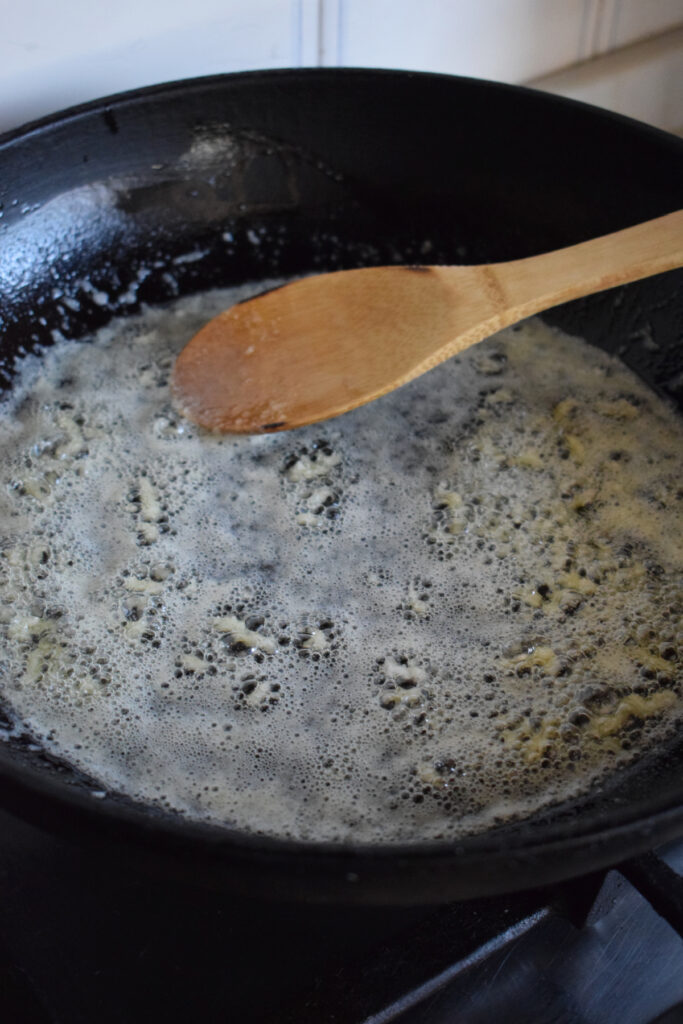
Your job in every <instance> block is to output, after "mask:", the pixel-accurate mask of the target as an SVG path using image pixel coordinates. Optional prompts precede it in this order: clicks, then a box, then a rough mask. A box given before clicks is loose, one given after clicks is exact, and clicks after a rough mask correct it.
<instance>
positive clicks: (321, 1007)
mask: <svg viewBox="0 0 683 1024" xmlns="http://www.w3.org/2000/svg"><path fill="white" fill-rule="evenodd" d="M95 1020H97V1022H98V1024H136V1022H137V1021H145V1022H147V1021H149V1020H152V1021H167V1022H169V1024H174V1022H178V1024H182V1022H185V1021H188V1022H190V1021H191V1022H193V1024H195V1022H198V1021H199V1022H202V1024H212V1022H214V1021H215V1022H221V1024H224V1022H230V1024H232V1022H233V1021H234V1022H239V1024H250V1022H254V1024H388V1022H396V1024H461V1022H462V1024H491V1022H494V1024H497V1022H503V1024H504V1022H508V1021H510V1022H514V1024H525V1022H529V1024H551V1022H552V1024H652V1022H654V1021H658V1022H661V1024H663V1022H664V1021H666V1022H667V1024H672V1022H674V1021H683V842H680V843H678V844H672V845H671V846H669V847H667V848H662V849H660V850H657V851H655V852H654V853H649V854H647V855H645V856H643V857H640V858H638V859H636V860H632V861H629V862H626V863H624V864H622V865H619V866H618V868H617V869H614V870H611V871H608V872H599V873H596V874H592V875H589V876H587V877H584V878H580V879H575V880H573V881H570V882H567V883H563V884H561V885H558V886H555V887H552V888H548V889H543V890H535V891H532V892H525V893H519V894H515V895H512V896H507V897H501V898H492V899H482V900H476V901H472V902H467V903H460V904H452V905H449V906H446V907H441V908H434V907H413V908H372V907H370V908H332V907H321V906H294V905H283V904H271V903H266V902H265V901H264V902H263V903H259V902H256V901H254V900H253V899H240V898H239V897H237V896H219V895H217V894H216V893H215V892H213V891H211V890H209V889H208V888H207V889H205V888H203V887H202V886H201V884H199V885H197V886H196V887H190V886H188V885H184V884H178V885H174V886H172V887H170V886H169V884H168V883H167V882H166V881H164V880H161V879H159V880H155V879H153V878H149V877H147V876H145V877H142V876H140V875H139V874H137V873H136V872H135V871H134V870H133V869H130V870H129V869H127V868H126V866H125V865H123V864H122V865H121V866H120V868H117V870H116V871H115V872H113V871H112V870H111V868H110V867H107V866H105V865H104V864H100V863H98V862H97V859H96V858H95V857H93V855H90V856H88V855H86V854H84V853H83V852H81V851H77V850H75V849H73V848H71V847H70V846H68V845H67V844H65V843H62V842H59V841H57V840H54V839H52V838H50V837H48V836H47V835H45V834H43V833H42V832H40V831H38V830H36V829H34V828H32V827H30V826H28V825H26V824H24V823H22V822H19V821H17V820H16V819H14V818H10V817H8V816H6V815H2V814H0V1022H2V1024H5V1022H6V1024H92V1022H93V1021H95Z"/></svg>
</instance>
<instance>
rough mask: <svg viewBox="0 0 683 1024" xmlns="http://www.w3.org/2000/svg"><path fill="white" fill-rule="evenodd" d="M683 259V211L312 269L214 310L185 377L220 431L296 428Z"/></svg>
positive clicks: (186, 401) (181, 366) (178, 371)
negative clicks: (522, 248) (509, 243)
mask: <svg viewBox="0 0 683 1024" xmlns="http://www.w3.org/2000/svg"><path fill="white" fill-rule="evenodd" d="M681 265H683V210H679V211H678V212H676V213H670V214H668V215H667V216H665V217H659V218H657V219H656V220H652V221H648V222H647V223H645V224H639V225H637V226H636V227H632V228H627V229H626V230H624V231H618V232H616V233H615V234H612V235H605V236H604V237H602V238H597V239H593V240H592V241H589V242H582V243H580V244H579V245H573V246H570V247H569V248H566V249H558V250H556V251H554V252H550V253H545V254H544V255H542V256H532V257H530V258H528V259H523V260H513V261H511V262H509V263H493V264H485V265H479V266H464V267H459V266H458V267H439V266H435V267H408V266H404V267H371V268H367V269H362V270H346V271H339V272H337V273H332V274H321V275H320V276H318V277H308V278H304V279H302V280H299V281H295V282H294V283H292V284H288V285H285V286H283V287H282V288H277V289H275V290H274V291H270V292H266V293H265V294H263V295H260V296H257V297H256V298H253V299H250V300H248V301H246V302H243V303H241V304H239V305H237V306H233V307H232V308H231V309H228V310H226V311H225V312H224V313H221V314H220V315H219V316H217V317H215V318H214V319H213V320H211V321H210V322H209V323H208V324H207V325H206V327H204V328H203V329H202V330H201V331H199V333H198V334H197V335H195V337H194V338H193V339H192V340H191V341H190V342H189V344H188V345H187V346H186V347H185V348H184V349H183V351H182V352H181V353H180V356H179V357H178V359H177V361H176V364H175V368H174V371H173V380H172V387H173V392H174V396H175V398H176V401H177V402H178V404H179V406H180V408H181V409H182V411H183V412H184V414H185V415H186V416H188V418H189V419H191V420H193V421H194V422H195V423H198V424H200V425H201V426H203V427H206V428H208V429H209V430H215V431H223V432H234V433H261V432H263V431H273V430H287V429H291V428H293V427H300V426H303V425H304V424H306V423H314V422H316V421H317V420H323V419H329V418H330V417H332V416H338V415H339V414H340V413H344V412H348V411H349V410H350V409H354V408H356V407H357V406H359V405H363V404H365V403H366V402H370V401H372V400H373V399H374V398H378V397H379V396H380V395H384V394H386V393H387V392H388V391H393V390H394V389H395V388H398V387H400V386H401V385H402V384H406V383H407V382H408V381H410V380H413V379H414V378H415V377H419V376H420V374H423V373H425V372H426V371H427V370H430V369H431V368H432V367H434V366H436V365H437V364H438V363H441V362H443V361H444V360H445V359H448V358H450V356H452V355H454V354H455V353H456V352H461V351H462V350H463V349H465V348H468V347H469V346H470V345H474V344H475V343H476V342H478V341H481V340H482V339H483V338H486V337H488V336H489V335H491V334H493V333H495V332H496V331H498V330H500V329H501V328H502V327H505V326H507V325H509V324H512V323H515V322H516V321H518V320H522V319H524V318H525V317H527V316H531V315H532V314H533V313H538V312H541V311H542V310H544V309H549V308H550V307H551V306H554V305H557V304H558V303H560V302H566V301H568V300H569V299H575V298H578V297H579V296H582V295H589V294H591V293H592V292H598V291H602V290H603V289H605V288H612V287H614V286H615V285H619V284H626V283H628V282H630V281H637V280H638V279H640V278H643V277H649V276H650V275H652V274H657V273H661V272H663V271H665V270H671V269H673V268H674V267H678V266H681Z"/></svg>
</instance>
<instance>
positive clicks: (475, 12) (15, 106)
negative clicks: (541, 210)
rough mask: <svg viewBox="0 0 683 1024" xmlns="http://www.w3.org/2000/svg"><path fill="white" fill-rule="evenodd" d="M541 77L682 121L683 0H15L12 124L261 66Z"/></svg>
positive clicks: (4, 38)
mask: <svg viewBox="0 0 683 1024" xmlns="http://www.w3.org/2000/svg"><path fill="white" fill-rule="evenodd" d="M340 64H341V65H347V66H366V67H368V66H370V67H396V68H412V69H417V70H425V71H442V72H447V73H451V74H461V75H471V76H474V77H480V78H491V79H496V80H499V81H506V82H528V83H530V84H533V85H538V86H539V87H542V88H547V89H550V90H551V91H556V92H562V93H565V94H567V95H574V96H577V97H578V98H581V99H585V100H587V101H588V102H595V103H599V104H603V105H605V106H608V107H610V108H611V109H616V110H620V111H621V112H623V113H627V114H630V115H631V116H634V117H638V118H640V119H641V120H647V121H649V122H651V123H653V124H657V125H659V126H660V127H664V128H667V129H669V130H673V131H675V130H680V129H681V127H683V0H419V2H415V0H193V2H192V3H188V2H187V0H117V3H116V4H115V5H110V4H105V3H103V2H102V0H60V3H58V4H57V3H55V2H54V0H25V2H24V3H17V2H13V0H4V3H2V34H1V35H0V131H4V130H7V129H10V128H13V127H15V126H17V125H19V124H22V123H25V122H26V121H29V120H32V119H33V118H36V117H40V116H42V115H44V114H48V113H51V112H52V111H55V110H59V109H62V108H64V107H68V106H71V105H73V104H75V103H80V102H83V101H86V100H90V99H95V98H97V97H99V96H104V95H108V94H110V93H114V92H119V91H122V90H125V89H131V88H135V87H137V86H143V85H150V84H153V83H155V82H163V81H169V80H172V79H178V78H187V77H191V76H195V75H208V74H216V73H219V72H225V71H242V70H247V69H251V68H267V67H297V66H314V65H328V66H335V65H340Z"/></svg>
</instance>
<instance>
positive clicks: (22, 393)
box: [0, 289, 683, 842]
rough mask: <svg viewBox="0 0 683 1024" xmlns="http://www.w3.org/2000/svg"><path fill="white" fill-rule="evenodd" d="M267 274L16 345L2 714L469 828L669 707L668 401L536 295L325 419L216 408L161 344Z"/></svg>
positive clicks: (98, 755) (402, 821)
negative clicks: (99, 326) (199, 420)
mask: <svg viewBox="0 0 683 1024" xmlns="http://www.w3.org/2000/svg"><path fill="white" fill-rule="evenodd" d="M248 293H249V290H248V289H242V290H241V291H232V292H225V291H223V292H215V293H211V294H205V295H202V296H199V297H194V298H190V299H183V300H181V301H178V302H176V303H175V304H173V305H172V306H170V307H168V308H166V309H163V310H159V309H157V310H147V311H145V312H144V313H143V314H142V315H141V316H139V317H138V318H134V319H128V320H126V321H119V322H116V323H113V324H111V325H110V326H109V327H107V328H105V329H103V330H101V331H99V333H98V334H96V335H95V337H94V338H92V339H90V340H88V341H84V342H68V343H67V342H63V341H60V342H58V343H57V344H55V345H54V346H53V347H52V348H51V349H49V350H48V351H46V352H45V353H44V354H43V355H42V356H41V357H40V358H37V357H35V356H33V357H29V358H26V359H24V360H23V361H22V364H21V366H20V367H19V369H18V375H17V379H16V382H15V385H14V387H13V389H12V393H11V394H9V395H8V396H7V397H6V398H5V400H4V401H3V404H2V406H1V408H0V451H1V453H2V455H1V456H0V465H1V469H0V478H1V488H0V534H1V540H0V544H1V550H0V629H1V630H2V633H3V642H2V649H1V654H0V659H1V666H0V694H1V697H2V701H3V704H4V705H5V707H6V708H8V709H9V710H10V717H11V719H12V728H14V729H15V730H17V731H21V730H28V731H29V732H30V733H31V734H32V735H33V736H34V737H35V738H36V739H37V740H38V741H39V742H40V743H41V744H42V745H43V746H44V747H45V748H47V749H48V750H50V751H51V752H52V753H54V754H55V755H58V756H60V757H63V758H65V759H66V760H68V761H69V762H71V763H72V764H74V765H75V766H77V767H78V768H79V769H81V770H83V771H85V772H86V773H88V774H89V775H90V776H92V777H93V778H95V779H96V780H97V781H98V784H100V785H101V786H102V787H104V788H106V789H108V790H111V791H118V792H121V793H125V794H128V795H130V796H131V797H133V798H136V799H138V800H142V801H146V802H151V803H153V804H157V805H161V806H163V807H167V808H171V809H173V810H175V811H178V812H180V813H181V814H184V815H186V816H188V817H191V818H194V819H203V820H208V821H212V822H216V823H223V824H228V825H231V826H236V827H238V828H241V829H247V830H251V831H254V832H260V833H266V834H270V835H277V836H287V837H297V838H306V839H320V840H333V841H343V840H346V839H350V838H353V840H354V841H356V842H358V841H368V842H371V841H378V840H383V841H392V840H405V839H416V838H430V839H434V838H437V837H443V836H445V837H455V836H460V835H463V834H465V833H468V832H476V831H480V830H482V829H485V828H486V827H489V826H491V825H492V824H495V823H497V822H499V821H500V820H503V819H505V818H507V817H512V816H516V815H520V814H529V813H532V812H533V811H535V810H537V809H538V808H540V807H543V806H545V805H548V804H551V803H553V802H556V801H558V800H561V799H564V798H567V797H571V796H574V795H576V794H579V793H581V792H583V791H585V790H587V789H588V788H589V787H590V786H591V785H592V784H593V783H594V782H595V781H596V780H597V779H599V778H601V777H603V776H605V775H606V773H608V772H610V771H612V770H614V769H615V768H616V767H617V766H619V765H620V764H623V763H625V762H626V761H628V760H631V759H633V758H634V757H637V756H638V755H639V754H641V753H642V752H644V751H645V750H646V749H648V748H650V747H652V746H653V745H654V744H657V743H658V742H659V741H660V740H662V739H663V738H665V737H666V736H667V735H668V734H670V733H671V732H672V731H673V728H674V726H675V722H676V720H677V719H679V718H680V715H681V707H682V703H681V683H682V675H683V671H682V669H681V661H680V655H679V651H680V646H681V626H680V605H681V594H682V588H681V550H682V547H681V516H680V509H681V500H682V496H683V492H682V491H681V480H682V479H683V472H682V466H681V451H682V450H683V446H682V444H681V441H682V430H681V424H680V422H679V420H678V418H677V417H676V415H675V414H674V412H672V411H671V410H670V409H669V408H668V407H666V406H665V405H664V404H663V403H662V402H660V401H659V400H658V399H657V398H656V397H655V396H654V395H653V394H652V393H651V392H650V391H649V390H648V389H647V388H645V387H644V386H643V385H642V384H641V383H640V382H639V381H638V380H637V379H636V378H635V377H634V376H633V375H632V374H631V373H630V372H628V371H627V370H626V369H625V367H624V366H623V365H622V364H621V363H619V362H618V361H617V360H615V359H613V358H611V357H608V356H607V355H605V354H604V353H602V352H600V351H598V350H597V349H594V348H592V347H590V346H588V345H587V344H585V343H584V342H582V341H580V340H577V339H575V338H569V337H566V336H564V335H563V334H561V333H559V332H558V331H555V330H552V329H550V328H549V327H547V326H545V325H543V324H542V323H541V322H540V321H538V320H531V321H528V322H526V323H524V324H522V325H520V326H519V327H516V328H513V329H510V330H507V331H504V332H502V333H501V334H499V335H497V336H495V337H494V338H491V339H490V340H489V341H487V342H485V343H483V344H481V345H478V346H476V347H475V348H474V349H471V350H470V351H468V352H466V353H465V354H463V355H461V356H459V357H457V358H454V359H453V360H451V361H450V362H449V363H447V364H445V365H443V366H441V367H438V368H437V369H435V370H433V371H432V372H431V373H429V374H428V375H427V376H425V377H423V378H421V379H420V380H417V381H415V382H413V383H412V384H410V385H408V386H407V387H405V388H403V389H401V390H400V391H398V392H395V393H394V394H391V395H388V396H386V397H384V398H382V399H380V400H379V401H377V402H374V403H373V404H371V405H369V406H367V407H365V408H362V409H358V410H356V411H354V412H352V413H349V414H347V415H346V416H343V417H341V418H339V419H337V420H333V421H331V422H329V423H325V424H322V425H320V424H319V425H316V426H312V427H307V428H303V429H301V430H298V431H296V432H293V433H284V434H274V435H267V436H260V437H239V438H236V437H219V436H213V435H210V434H207V433H205V432H203V431H201V430H200V429H198V428H195V427H194V426H192V425H191V424H189V423H188V422H186V421H184V420H183V419H182V418H181V417H180V416H179V415H178V413H177V412H176V411H175V409H174V408H173V406H172V404H171V401H170V398H169V389H168V380H169V374H170V370H171V367H172V365H173V360H174V358H175V355H176V354H177V353H178V352H179V350H180V349H181V347H182V346H183V345H184V344H185V342H186V341H187V339H188V338H190V337H191V336H192V335H193V334H194V333H195V332H196V331H197V330H198V329H199V327H200V326H201V325H202V324H203V323H204V322H205V321H206V319H207V318H208V317H210V316H212V315H214V314H215V313H217V312H218V311H220V310H221V309H223V308H225V307H226V306H229V305H231V304H232V303H233V302H235V301H236V300H237V299H239V298H243V297H245V295H246V294H248ZM9 731H11V729H10V730H9Z"/></svg>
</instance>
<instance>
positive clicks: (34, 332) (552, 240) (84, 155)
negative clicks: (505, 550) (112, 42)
mask: <svg viewBox="0 0 683 1024" xmlns="http://www.w3.org/2000/svg"><path fill="white" fill-rule="evenodd" d="M682 206H683V140H681V139H677V138H674V137H672V136H667V135H665V134H662V133H661V132H658V131H656V130H654V129H651V128H648V127H646V126H644V125H642V124H638V123H636V122H633V121H629V120H626V119H624V118H621V117H618V116H615V115H612V114H609V113H606V112H604V111H600V110H597V109H593V108H590V107H586V106H583V105H580V104H576V103H572V102H568V101H564V100H560V99H557V98H553V97H549V96H547V95H543V94H540V93H534V92H531V91H528V90H525V89H521V88H514V87H510V86H504V85H496V84H491V83H487V82H479V81H472V80H467V79H457V78H449V77H444V76H438V75H418V74H412V73H400V72H383V71H359V70H327V69H325V70H307V71H284V72H279V71H276V72H257V73H252V74H244V75H235V76H225V77H217V78H206V79H199V80H194V81H187V82H178V83H174V84H170V85H163V86H159V87H155V88H152V89H146V90H142V91H139V92H134V93H129V94H126V95H122V96H118V97H114V98H112V99H108V100H103V101H101V102H97V103H93V104H89V105H87V106H84V107H80V108H77V109H75V110H71V111H68V112H67V113H65V114H62V115H58V116H55V117H51V118H48V119H46V120H44V121H41V122H38V123H37V124H34V125H30V126H28V127H27V128H25V129H22V130H20V131H17V132H14V133H11V134H10V135H7V136H5V137H4V139H2V140H0V218H1V219H0V334H1V337H0V346H1V347H0V352H1V354H2V363H1V365H0V377H1V380H0V383H1V384H2V386H3V387H8V386H11V378H12V362H13V357H14V355H15V354H16V353H21V352H23V351H25V350H26V349H32V348H34V347H35V346H36V345H42V344H46V343H50V341H51V340H52V338H53V336H54V332H55V331H58V332H59V333H60V334H61V335H63V336H65V337H74V338H75V337H80V336H81V335H83V334H85V333H86V332H88V331H91V330H92V329H93V328H95V327H98V326H99V325H101V324H103V323H105V322H106V321H107V320H109V319H110V318H111V317H112V315H114V314H117V315H118V314H121V313H129V312H131V313H132V312H135V311H137V310H138V309H139V306H140V303H141V302H145V303H158V302H163V301H164V300H167V299H170V298H172V297H174V296H175V295H177V294H185V293H189V292H193V291H197V290H199V289H203V288H207V287H210V286H215V285H227V284H234V283H238V282H242V281H247V280H252V279H258V278H260V277H266V276H271V275H285V274H292V273H297V272H303V271H315V270H323V269H325V270H330V269H336V268H341V267H350V266H356V265H363V264H379V263H391V262H411V263H413V262H429V263H439V262H443V263H449V262H482V263H483V262H491V261H494V260H504V259H511V258H515V257H521V256H527V255H531V254H532V253H536V252H540V251H543V250H547V249H553V248H556V247H558V246H561V245H567V244H570V243H573V242H578V241H581V240H582V239H584V238H588V237H591V236H594V235H598V234H602V233H604V232H608V231H613V230H616V229H618V228H622V227H626V226H627V225H629V224H633V223H636V222H637V221H641V220H646V219H647V218H650V217H655V216H658V215H660V214H664V213H667V212H669V211H671V210H674V209H677V208H679V207H682ZM88 282H89V283H88ZM682 286H683V275H682V274H681V273H680V272H676V273H670V274H665V275H661V276H660V277H658V278H655V279H652V280H650V281H646V282H642V283H640V284H637V285H630V286H629V287H628V288H622V289H619V290H617V291H613V292H610V293H607V294H604V295H601V296H597V297H593V298H591V299H587V300H582V301H580V302H576V303H572V304H569V305H566V306H564V307H561V308H557V309H555V310H553V311H552V312H551V313H550V314H548V319H549V320H551V321H552V322H554V323H557V324H560V325H561V326H562V327H564V328H565V329H567V330H569V331H572V332H575V333H579V334H582V335H584V336H585V337H588V339H589V340H590V341H591V342H593V343H595V344H597V345H601V346H602V347H604V348H606V349H609V350H610V351H614V350H617V351H619V352H620V353H621V354H622V355H623V357H624V359H625V361H626V362H627V363H628V364H629V365H630V366H632V367H633V368H634V369H635V370H636V371H637V372H638V373H640V374H641V376H642V377H643V378H644V379H645V380H646V381H647V382H648V383H649V384H650V385H651V386H653V387H654V388H655V389H657V390H658V391H659V392H661V393H663V394H667V395H668V396H669V397H670V398H671V399H672V400H673V401H676V402H678V403H679V404H680V403H681V400H682V398H683V345H682V344H681V339H682V338H683V303H682V302H681V301H680V300H681V293H682V291H683V287H682ZM99 292H103V293H106V295H107V296H108V301H107V303H106V304H104V305H103V304H102V296H101V295H99V294H98V293H99ZM65 297H66V298H75V299H77V300H78V302H79V308H78V309H77V310H75V309H70V308H69V305H68V304H66V305H65V304H64V298H65ZM98 300H99V301H98ZM0 779H1V790H0V799H1V800H2V803H3V804H4V806H5V807H6V808H8V809H10V810H11V811H13V812H15V813H17V814H21V815H23V816H24V817H27V818H28V819H30V820H32V821H34V822H38V823H40V824H41V825H42V826H43V827H44V828H46V829H50V830H58V831H60V832H62V833H64V834H67V835H69V836H70V837H71V838H72V839H74V840H75V841H76V842H78V843H80V844H90V843H95V844H97V845H98V848H99V849H100V851H101V850H102V849H105V848H108V849H110V850H113V851H114V852H115V856H116V858H118V859H126V860H128V861H131V862H133V863H141V864H143V865H146V866H151V867H153V869H154V870H156V871H169V872H171V873H172V874H173V875H175V876H176V877H177V876H186V877H188V878H189V879H191V880H193V881H197V880H201V881H204V882H206V883H207V884H211V885H217V886H230V885H234V884H236V885H238V886H239V887H240V888H243V889H244V888H245V887H246V888H249V889H252V890H254V891H258V892H260V893H262V894H263V893H265V894H275V895H280V896H282V895H286V896H289V897H292V898H299V897H304V898H314V899H327V900H348V901H355V902H364V901H365V902H377V903H379V902H397V903H399V902H402V903H418V902H429V901H434V902H437V901H441V900H448V899H455V898H464V897H469V896H475V895H483V894H489V893H491V894H492V893H498V892H504V891H506V890H513V889H519V888H523V887H525V886H530V885H534V886H536V885H540V884H542V883H546V882H551V881H554V880H558V879H561V878H564V877H569V876H571V875H574V874H578V873H581V872H585V871H589V870H591V869H594V868H598V867H602V866H604V865H606V864H608V863H612V862H616V861H619V860H621V859H623V858H625V857H627V856H630V855H632V854H635V853H637V852H639V851H642V850H644V849H646V848H648V847H651V846H653V845H654V844H656V843H659V842H662V841H664V840H666V839H669V838H671V837H673V836H675V835H677V834H679V833H681V832H683V799H682V798H683V743H681V742H675V741H674V742H672V743H671V745H670V747H669V748H667V749H665V750H664V749H659V750H657V751H653V753H652V754H651V756H650V757H649V758H647V759H646V760H645V761H643V762H641V763H640V764H638V765H636V766H634V767H632V768H629V769H627V770H625V771H623V772H621V773H620V774H619V775H618V776H617V777H615V778H613V779H611V780H609V781H608V782H606V783H604V784H603V785H601V786H599V787H595V788H594V790H593V791H592V792H591V793H590V794H588V796H587V797H586V798H584V799H583V800H580V801H577V802H575V803H573V804H571V805H563V806H560V807H556V808H554V809H552V810H551V811H549V812H546V813H544V814H542V815H536V816H535V817H534V818H533V819H528V820H525V821H522V822H519V823H517V824H515V825H512V826H508V827H506V828H502V829H498V830H496V831H492V832H488V833H486V834H484V835H481V836H478V837H475V838H472V839H469V840H463V841H461V842H458V843H451V842H448V843H446V842H439V843H429V844H427V843H425V844H421V843H415V844H404V845H401V846H396V845H393V846H389V847H382V846H373V847H363V848H354V847H351V846H350V847H343V848H342V847H332V846H322V845H314V844H304V843H295V842H278V841H274V840H266V839H263V838H261V837H258V836H248V835H245V834H241V833H237V832H234V831H229V830H222V829H218V828H213V827H208V826H202V825H197V824H192V823H188V822H186V821H183V820H181V819H179V818H174V817H172V816H170V815H166V814H164V813H162V812H160V811H156V810H150V809H149V808H146V807H143V806H140V805H134V804H133V803H131V802H130V801H127V800H125V799H121V798H118V797H116V796H108V797H107V798H105V799H98V798H97V797H96V796H95V795H93V794H94V792H95V791H96V790H97V786H96V784H93V783H92V782H91V781H90V780H87V779H83V778H82V777H80V776H78V775H77V774H76V773H74V772H72V771H71V770H70V769H68V768H66V767H65V766H63V765H59V764H55V763H53V762H52V761H51V760H50V759H49V758H48V757H47V756H46V755H45V754H44V753H43V752H42V751H41V750H40V749H39V748H37V747H36V745H35V744H32V743H31V742H30V738H28V737H24V738H23V739H21V740H19V741H15V742H11V743H0Z"/></svg>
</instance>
